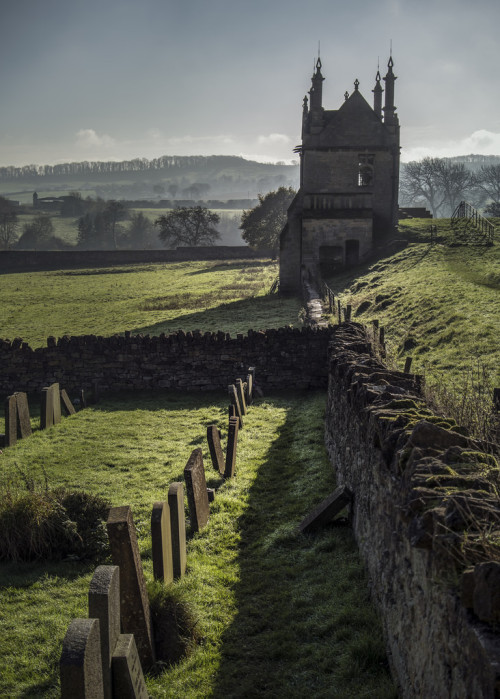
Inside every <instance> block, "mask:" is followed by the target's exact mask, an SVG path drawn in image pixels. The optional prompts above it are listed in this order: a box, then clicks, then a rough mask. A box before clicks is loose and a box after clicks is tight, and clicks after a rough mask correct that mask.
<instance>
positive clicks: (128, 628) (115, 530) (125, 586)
mask: <svg viewBox="0 0 500 699" xmlns="http://www.w3.org/2000/svg"><path fill="white" fill-rule="evenodd" d="M106 527H107V530H108V537H109V543H110V547H111V557H112V560H113V563H114V565H117V566H119V568H120V616H121V623H122V631H123V633H133V634H134V636H135V640H136V643H137V650H138V652H139V657H140V659H141V663H142V666H143V668H144V669H145V670H148V669H149V668H150V667H152V666H153V664H154V662H155V652H154V642H153V631H152V624H151V612H150V609H149V598H148V593H147V590H146V581H145V579H144V572H143V570H142V563H141V557H140V554H139V546H138V544H137V535H136V531H135V526H134V521H133V519H132V511H131V509H130V506H129V505H124V506H122V507H112V508H111V509H110V511H109V515H108V521H107V522H106Z"/></svg>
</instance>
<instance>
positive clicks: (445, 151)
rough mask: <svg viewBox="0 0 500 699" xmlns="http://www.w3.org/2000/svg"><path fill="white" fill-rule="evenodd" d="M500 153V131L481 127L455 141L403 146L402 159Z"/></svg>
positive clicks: (404, 160) (405, 160) (406, 160)
mask: <svg viewBox="0 0 500 699" xmlns="http://www.w3.org/2000/svg"><path fill="white" fill-rule="evenodd" d="M471 153H473V154H475V155H500V133H495V132H494V131H487V130H486V129H479V130H478V131H474V133H472V134H471V135H470V136H465V137H464V138H462V139H458V140H453V141H451V140H450V141H434V142H431V143H429V144H428V145H425V146H414V147H411V146H410V147H409V148H403V150H402V153H401V160H402V161H403V162H409V161H410V160H421V159H422V158H426V157H433V158H447V157H448V158H450V157H453V156H455V155H469V154H471Z"/></svg>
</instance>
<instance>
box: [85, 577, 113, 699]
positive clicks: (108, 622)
mask: <svg viewBox="0 0 500 699" xmlns="http://www.w3.org/2000/svg"><path fill="white" fill-rule="evenodd" d="M89 618H90V619H99V627H100V635H101V657H102V679H103V687H104V699H111V697H112V696H113V694H112V687H111V658H112V656H113V650H114V648H115V646H116V642H117V641H118V636H119V635H120V569H119V568H118V566H98V567H97V568H96V569H95V573H94V575H93V576H92V580H91V581H90V587H89Z"/></svg>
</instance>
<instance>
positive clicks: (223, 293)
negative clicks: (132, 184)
mask: <svg viewBox="0 0 500 699" xmlns="http://www.w3.org/2000/svg"><path fill="white" fill-rule="evenodd" d="M277 273H278V271H277V264H276V263H274V262H271V261H269V260H242V261H238V260H232V261H221V262H214V261H210V262H177V263H171V264H151V265H128V266H123V267H110V268H99V269H77V270H75V269H72V270H58V271H46V272H26V273H14V274H4V275H1V276H0V295H1V297H2V300H3V302H2V307H1V309H0V329H1V334H2V336H3V337H4V338H9V339H11V340H12V339H13V338H14V337H22V338H23V340H24V341H25V342H28V343H29V344H30V345H31V346H33V347H40V346H42V345H44V344H45V342H46V338H47V336H49V335H53V336H55V337H61V336H62V335H66V334H67V335H87V334H95V335H112V334H114V333H123V332H124V331H125V330H131V331H133V332H135V333H144V334H146V333H149V334H150V335H159V334H161V333H169V332H174V331H176V330H178V329H179V328H182V329H183V330H186V331H187V330H196V329H199V330H202V331H203V332H206V331H217V330H223V331H225V332H229V333H232V334H235V333H245V332H247V330H249V329H250V328H252V329H254V330H260V329H266V328H270V327H281V326H283V325H294V326H296V327H298V326H300V325H301V321H300V320H299V318H298V316H299V312H300V309H301V302H300V301H299V300H298V299H283V298H280V297H279V296H277V295H276V294H274V295H271V296H270V295H267V292H268V291H269V289H270V287H271V284H272V282H273V280H274V279H275V278H276V275H277Z"/></svg>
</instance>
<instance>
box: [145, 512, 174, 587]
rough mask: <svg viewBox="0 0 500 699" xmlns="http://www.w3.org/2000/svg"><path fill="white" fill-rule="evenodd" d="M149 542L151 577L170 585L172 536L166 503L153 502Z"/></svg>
mask: <svg viewBox="0 0 500 699" xmlns="http://www.w3.org/2000/svg"><path fill="white" fill-rule="evenodd" d="M151 541H152V553H153V575H154V578H155V580H163V582H164V583H171V582H172V580H173V579H174V574H173V561H172V534H171V531H170V507H169V505H168V502H155V503H154V505H153V512H152V513H151Z"/></svg>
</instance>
